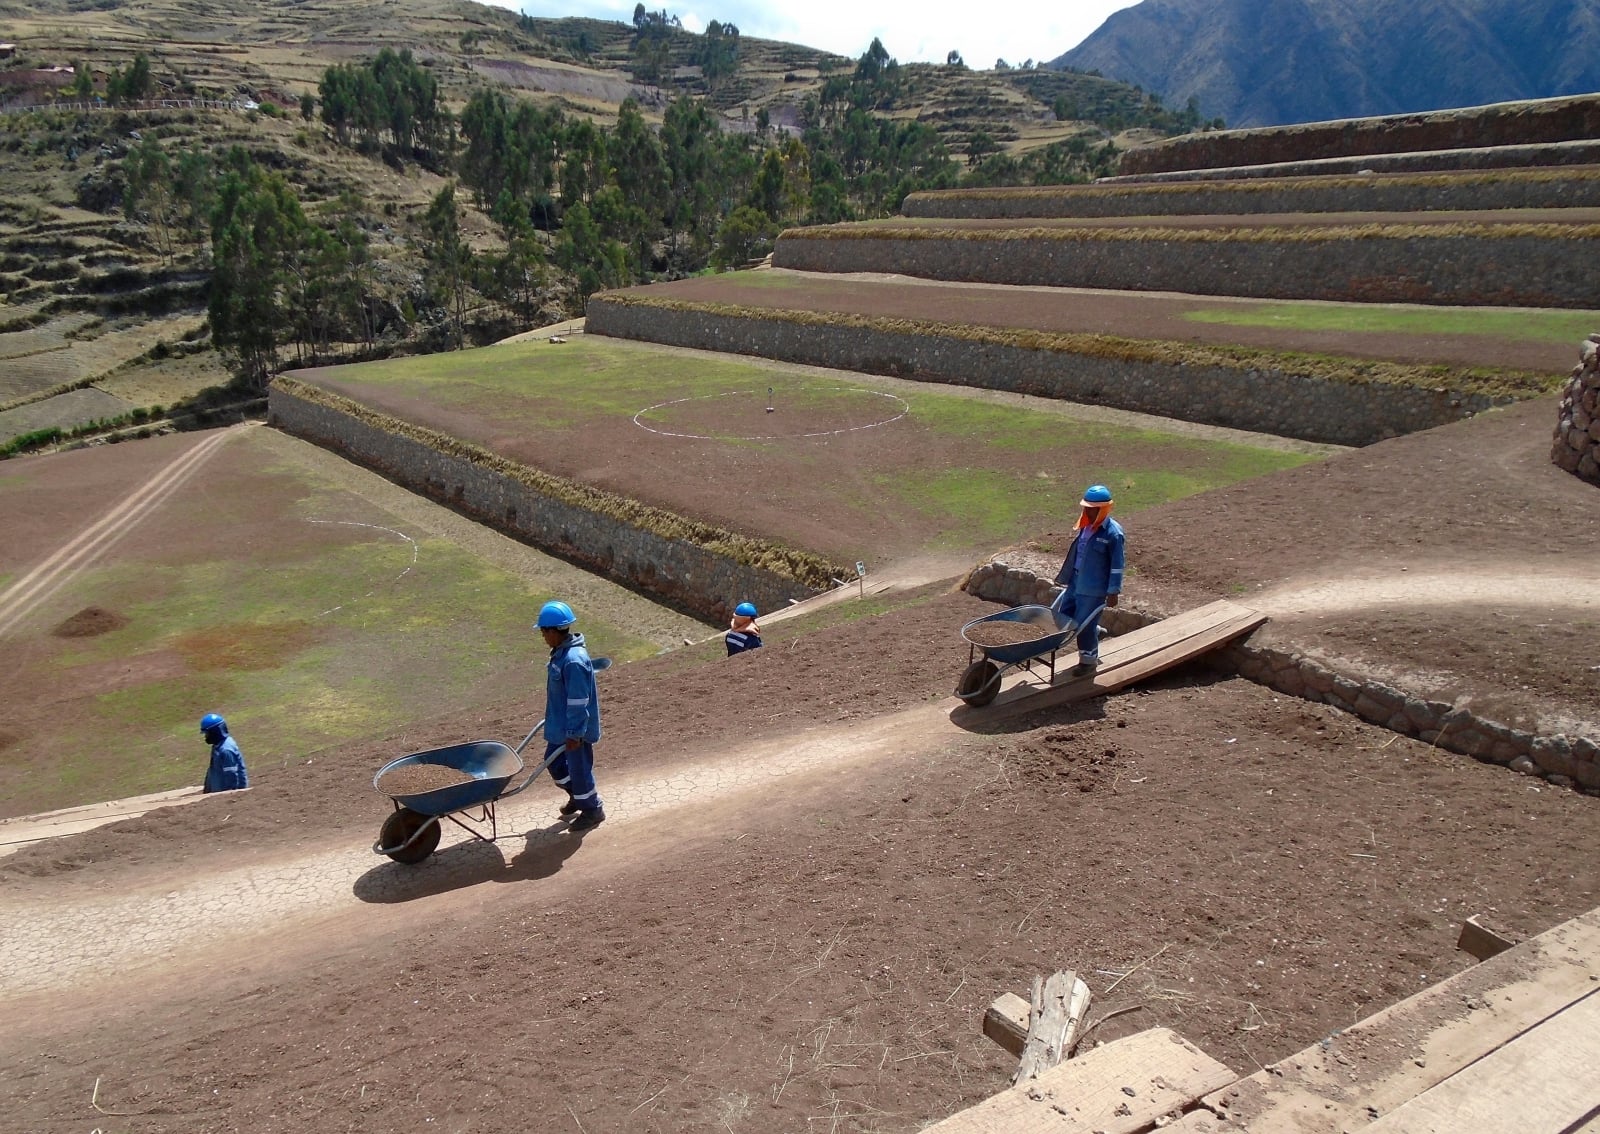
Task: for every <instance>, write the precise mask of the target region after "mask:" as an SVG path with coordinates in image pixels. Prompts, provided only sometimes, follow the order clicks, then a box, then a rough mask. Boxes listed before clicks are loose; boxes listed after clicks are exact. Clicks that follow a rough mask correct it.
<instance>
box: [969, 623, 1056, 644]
mask: <svg viewBox="0 0 1600 1134" xmlns="http://www.w3.org/2000/svg"><path fill="white" fill-rule="evenodd" d="M1050 634H1051V631H1049V630H1047V629H1046V628H1045V627H1043V626H1036V625H1034V624H1033V623H1031V622H980V623H978V625H976V626H971V627H968V628H967V630H966V635H967V641H969V642H973V643H975V644H977V645H979V646H1020V645H1022V643H1024V642H1037V641H1039V640H1040V639H1041V638H1048V637H1049V636H1050Z"/></svg>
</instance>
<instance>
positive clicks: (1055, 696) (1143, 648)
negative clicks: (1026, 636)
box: [955, 599, 1267, 723]
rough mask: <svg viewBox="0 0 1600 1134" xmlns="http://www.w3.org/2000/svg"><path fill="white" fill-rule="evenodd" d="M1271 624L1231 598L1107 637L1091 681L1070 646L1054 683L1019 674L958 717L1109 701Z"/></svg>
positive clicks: (1037, 675) (986, 718) (1040, 676)
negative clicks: (1076, 670)
mask: <svg viewBox="0 0 1600 1134" xmlns="http://www.w3.org/2000/svg"><path fill="white" fill-rule="evenodd" d="M1266 620H1267V616H1266V615H1265V614H1262V613H1261V612H1260V611H1257V610H1251V609H1250V608H1249V607H1246V606H1240V605H1239V604H1238V603H1233V602H1228V601H1227V600H1225V599H1222V600H1218V601H1217V602H1213V603H1208V604H1207V605H1205V606H1201V607H1196V608H1195V609H1194V610H1189V611H1185V612H1184V613H1182V614H1177V615H1174V616H1173V617H1171V618H1164V619H1162V620H1161V621H1160V622H1154V623H1151V624H1150V625H1149V626H1142V627H1140V628H1139V629H1138V630H1134V631H1133V632H1131V633H1128V634H1123V635H1121V636H1119V637H1116V638H1107V639H1106V641H1105V643H1104V644H1103V645H1102V646H1101V648H1100V668H1099V669H1097V670H1096V671H1095V672H1094V673H1093V674H1091V675H1090V676H1088V677H1078V678H1075V677H1072V676H1071V675H1070V673H1069V671H1070V670H1071V668H1072V665H1073V664H1074V663H1075V661H1076V654H1074V653H1073V652H1072V649H1071V643H1070V642H1069V643H1067V647H1068V648H1067V649H1064V650H1063V651H1062V655H1061V658H1060V659H1059V664H1058V666H1057V669H1056V677H1055V681H1054V682H1052V681H1050V679H1049V671H1048V668H1047V669H1046V670H1045V671H1043V672H1042V673H1033V672H1029V671H1026V670H1024V671H1022V672H1021V673H1015V672H1014V673H1012V674H1009V675H1007V677H1006V679H1005V683H1004V686H1003V688H1002V689H1001V690H1000V693H999V695H998V696H997V697H995V699H994V701H993V703H992V704H989V705H987V706H984V707H983V708H973V707H971V706H967V705H963V706H961V707H959V708H957V709H956V710H955V714H956V716H957V718H958V719H960V718H964V717H966V716H968V715H969V714H970V718H971V720H972V721H973V722H974V723H976V722H978V721H980V720H981V721H991V720H999V719H1002V718H1004V717H1007V716H1015V715H1019V714H1022V713H1032V712H1037V711H1038V710H1040V709H1050V708H1055V707H1057V706H1060V705H1070V704H1072V703H1073V702H1074V701H1087V700H1089V699H1090V698H1092V697H1103V696H1105V695H1106V694H1107V693H1114V692H1116V691H1117V690H1118V689H1121V688H1123V687H1125V686H1128V685H1132V684H1133V683H1134V682H1136V681H1142V680H1144V679H1145V678H1147V677H1154V676H1155V675H1156V674H1158V673H1161V672H1162V671H1163V670H1168V669H1171V668H1172V667H1173V666H1176V665H1181V664H1182V663H1184V662H1186V661H1188V660H1189V659H1190V658H1195V657H1199V656H1200V655H1201V654H1203V653H1205V652H1206V651H1208V650H1214V649H1216V648H1217V647H1218V646H1222V645H1225V644H1227V643H1228V642H1231V641H1232V640H1233V639H1235V638H1238V637H1240V636H1241V635H1244V634H1248V633H1249V632H1250V631H1251V630H1254V629H1255V628H1256V627H1257V626H1260V625H1261V624H1262V623H1264V622H1265V621H1266Z"/></svg>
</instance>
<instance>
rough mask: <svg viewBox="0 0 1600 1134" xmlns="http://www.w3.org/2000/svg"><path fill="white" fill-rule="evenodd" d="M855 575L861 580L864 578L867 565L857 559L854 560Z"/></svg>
mask: <svg viewBox="0 0 1600 1134" xmlns="http://www.w3.org/2000/svg"><path fill="white" fill-rule="evenodd" d="M856 574H857V575H859V576H861V577H862V578H865V577H866V574H867V565H866V564H865V563H863V562H861V560H859V559H857V560H856Z"/></svg>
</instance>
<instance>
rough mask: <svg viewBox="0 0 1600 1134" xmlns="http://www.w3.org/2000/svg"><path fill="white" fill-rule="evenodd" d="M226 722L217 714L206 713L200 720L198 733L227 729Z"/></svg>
mask: <svg viewBox="0 0 1600 1134" xmlns="http://www.w3.org/2000/svg"><path fill="white" fill-rule="evenodd" d="M227 727H228V722H227V721H225V720H223V719H222V717H221V716H220V715H219V714H217V713H207V714H206V715H205V716H203V717H201V718H200V731H201V732H210V731H211V730H212V729H214V728H227Z"/></svg>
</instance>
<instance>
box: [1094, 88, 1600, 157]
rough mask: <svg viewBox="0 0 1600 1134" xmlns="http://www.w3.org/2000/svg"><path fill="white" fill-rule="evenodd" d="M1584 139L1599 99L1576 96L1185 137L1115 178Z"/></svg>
mask: <svg viewBox="0 0 1600 1134" xmlns="http://www.w3.org/2000/svg"><path fill="white" fill-rule="evenodd" d="M1584 138H1600V96H1595V95H1575V96H1566V97H1561V98H1546V99H1537V100H1533V101H1526V102H1501V103H1493V104H1491V105H1488V106H1473V107H1465V108H1462V109H1459V110H1438V111H1424V112H1421V113H1413V114H1386V115H1382V116H1380V117H1375V118H1345V119H1339V120H1337V121H1332V122H1307V123H1300V124H1298V125H1293V126H1264V127H1260V128H1257V129H1252V130H1219V131H1215V132H1213V133H1205V134H1188V135H1185V136H1183V137H1181V138H1173V139H1171V140H1169V141H1165V142H1158V143H1156V144H1155V145H1151V146H1143V147H1140V148H1139V149H1134V150H1129V151H1128V152H1127V153H1126V154H1124V155H1123V157H1122V166H1121V172H1122V173H1124V174H1138V173H1158V172H1162V171H1165V170H1175V169H1206V168H1209V167H1213V166H1224V165H1261V164H1264V163H1267V162H1281V161H1297V160H1304V159H1307V158H1332V157H1351V156H1356V155H1361V154H1396V153H1408V152H1412V151H1416V150H1453V149H1459V148H1462V147H1465V146H1504V145H1516V144H1524V145H1526V144H1530V143H1537V142H1566V141H1573V140H1578V139H1584Z"/></svg>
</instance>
